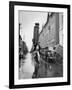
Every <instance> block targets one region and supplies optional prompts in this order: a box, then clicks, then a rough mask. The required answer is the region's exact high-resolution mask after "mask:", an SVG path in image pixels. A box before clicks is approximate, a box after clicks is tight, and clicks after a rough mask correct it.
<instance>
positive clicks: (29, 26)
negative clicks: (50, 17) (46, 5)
mask: <svg viewBox="0 0 72 90" xmlns="http://www.w3.org/2000/svg"><path fill="white" fill-rule="evenodd" d="M47 14H48V13H47V12H39V11H38V12H37V11H36V12H34V11H24V10H20V11H19V23H21V26H20V35H21V37H22V40H23V41H25V42H26V44H27V46H28V49H29V51H30V49H31V47H32V39H33V30H34V25H35V23H36V22H38V23H39V32H40V31H41V30H42V26H43V25H44V24H45V23H46V20H47Z"/></svg>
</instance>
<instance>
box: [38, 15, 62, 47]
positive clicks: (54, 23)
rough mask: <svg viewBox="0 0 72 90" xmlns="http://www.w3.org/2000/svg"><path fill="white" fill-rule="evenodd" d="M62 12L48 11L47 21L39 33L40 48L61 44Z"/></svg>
mask: <svg viewBox="0 0 72 90" xmlns="http://www.w3.org/2000/svg"><path fill="white" fill-rule="evenodd" d="M62 19H63V14H62V13H48V17H47V21H46V23H45V25H44V26H43V28H42V31H41V32H40V35H39V43H40V46H41V47H42V48H45V47H54V46H55V45H57V44H61V45H63V40H62V39H63V20H62Z"/></svg>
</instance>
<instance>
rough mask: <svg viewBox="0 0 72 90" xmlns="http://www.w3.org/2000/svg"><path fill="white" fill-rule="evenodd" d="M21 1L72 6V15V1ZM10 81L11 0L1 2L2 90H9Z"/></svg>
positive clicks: (59, 88) (67, 88)
mask: <svg viewBox="0 0 72 90" xmlns="http://www.w3.org/2000/svg"><path fill="white" fill-rule="evenodd" d="M14 1H15V0H14ZM16 1H20V0H16ZM21 1H29V2H31V1H32V2H42V3H44V2H45V3H56V4H60V3H61V4H70V5H71V15H72V0H21ZM71 21H72V18H71ZM71 29H72V26H71ZM71 32H72V31H71ZM71 34H72V33H71ZM71 38H72V36H71ZM71 45H72V43H71ZM71 50H72V48H71ZM71 60H72V59H71ZM71 64H72V62H71ZM71 68H72V65H71ZM71 75H72V72H71ZM8 80H9V0H0V90H9V89H8V82H9V81H8ZM16 90H17V89H16ZM22 90H72V84H71V85H70V86H57V87H56V86H55V87H42V88H27V89H24V88H23V89H22Z"/></svg>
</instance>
